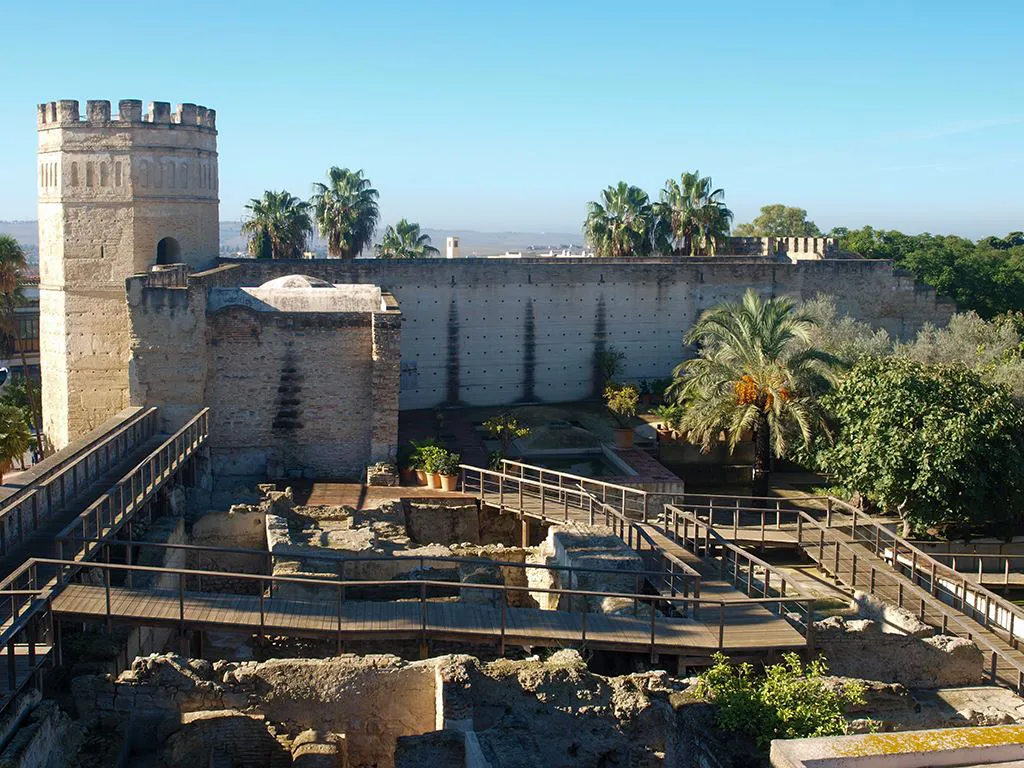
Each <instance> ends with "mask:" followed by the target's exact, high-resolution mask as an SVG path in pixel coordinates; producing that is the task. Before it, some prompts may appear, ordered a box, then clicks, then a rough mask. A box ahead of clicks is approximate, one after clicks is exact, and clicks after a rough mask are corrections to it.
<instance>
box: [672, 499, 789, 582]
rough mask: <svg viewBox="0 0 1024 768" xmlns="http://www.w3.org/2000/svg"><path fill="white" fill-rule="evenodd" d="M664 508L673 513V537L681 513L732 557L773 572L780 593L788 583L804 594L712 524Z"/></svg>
mask: <svg viewBox="0 0 1024 768" xmlns="http://www.w3.org/2000/svg"><path fill="white" fill-rule="evenodd" d="M665 508H666V510H668V511H670V512H671V513H672V515H673V526H672V531H673V535H674V537H675V538H676V539H678V537H679V532H678V527H679V525H678V516H679V515H682V517H683V519H684V520H685V521H688V522H690V523H693V524H695V525H696V526H700V527H703V528H705V529H706V531H707V533H708V535H709V536H711V537H713V538H714V539H715V541H716V543H717V544H718V546H719V547H721V548H723V549H726V550H728V551H730V552H732V553H733V556H734V558H735V557H737V556H738V557H742V558H743V559H744V560H747V561H749V562H750V563H751V564H752V565H756V566H758V567H760V568H762V569H763V570H764V572H765V573H766V574H775V576H776V578H778V580H779V582H780V584H781V587H782V594H783V595H785V594H786V585H787V584H789V585H790V588H791V589H792V590H793V591H794V592H795V593H796V595H797V596H800V597H803V596H804V593H803V592H802V591H801V590H800V588H799V587H797V586H796V585H795V584H793V583H792V582H791V581H790V580H788V579H787V578H786V575H785V574H784V573H783V572H782V571H780V570H779V569H778V568H776V567H775V566H774V565H772V564H771V563H769V562H767V561H766V560H762V559H761V558H760V557H758V556H757V555H755V554H753V553H752V552H748V551H747V550H745V549H743V548H742V547H738V546H736V545H735V544H733V543H732V542H730V541H728V540H727V539H726V538H725V537H724V536H722V535H721V534H720V533H719V532H718V531H716V530H715V528H714V526H713V525H710V524H708V523H705V522H704V521H702V520H700V519H699V518H698V517H697V516H696V515H693V514H691V513H689V512H687V511H686V510H685V509H679V508H678V507H675V506H674V505H672V504H666V505H665ZM663 532H664V533H665V534H666V535H668V530H667V529H666V530H664V531H663ZM683 540H684V541H685V540H686V531H685V530H684V531H683ZM769 581H770V577H769ZM765 588H766V589H767V588H769V585H768V584H767V582H766V587H765Z"/></svg>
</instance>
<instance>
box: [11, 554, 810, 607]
mask: <svg viewBox="0 0 1024 768" xmlns="http://www.w3.org/2000/svg"><path fill="white" fill-rule="evenodd" d="M28 564H32V565H35V566H38V565H54V566H58V567H61V568H65V567H66V568H68V569H72V568H73V569H76V570H80V569H83V568H86V569H88V568H97V569H100V570H103V571H142V572H144V573H154V574H161V573H162V574H168V573H170V574H178V575H182V576H218V577H224V578H237V579H240V580H245V581H262V582H268V581H270V582H278V581H279V582H285V583H289V584H306V585H309V586H317V587H322V586H324V585H325V584H333V585H335V586H340V585H342V584H344V585H345V586H346V587H387V586H420V585H426V586H434V587H450V586H451V585H452V584H453V582H450V581H434V580H430V579H344V580H343V579H340V578H338V579H314V578H309V577H306V576H275V575H273V574H266V573H233V572H230V571H197V570H194V569H190V568H169V567H161V566H152V565H127V564H125V563H101V562H98V561H90V562H88V563H82V562H80V561H78V560H59V559H56V558H47V557H38V558H32V560H30V561H28V562H27V563H26V565H28ZM625 573H627V574H628V573H631V572H629V571H626V572H625ZM65 583H67V582H65ZM91 586H100V585H91ZM459 586H460V587H465V588H467V589H485V590H491V591H495V590H496V591H509V592H541V593H547V594H565V595H576V596H580V597H601V598H606V597H619V598H628V599H630V600H633V599H638V600H643V601H647V602H652V603H657V602H671V603H700V604H707V605H719V604H721V603H724V604H725V605H726V606H729V607H733V606H741V605H762V604H778V603H779V602H780V598H778V597H767V598H760V597H757V598H755V597H744V598H740V599H737V600H722V599H718V598H704V597H678V596H677V597H668V596H665V595H652V594H648V593H642V592H600V591H596V590H586V589H564V588H552V587H534V586H530V585H526V586H519V585H515V584H480V583H474V582H459ZM112 588H115V587H112ZM147 591H152V590H150V589H147ZM193 594H195V593H193ZM200 594H201V593H200ZM811 600H813V598H810V597H803V596H801V597H797V598H790V597H786V598H784V599H783V601H784V602H807V601H811Z"/></svg>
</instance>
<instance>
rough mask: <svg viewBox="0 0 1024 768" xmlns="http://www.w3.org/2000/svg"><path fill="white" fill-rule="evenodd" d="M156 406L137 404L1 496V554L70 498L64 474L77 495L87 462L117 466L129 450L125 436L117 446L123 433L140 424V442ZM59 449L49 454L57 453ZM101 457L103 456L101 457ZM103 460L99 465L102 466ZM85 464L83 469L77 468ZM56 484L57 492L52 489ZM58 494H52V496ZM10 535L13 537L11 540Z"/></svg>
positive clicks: (153, 420)
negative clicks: (11, 522)
mask: <svg viewBox="0 0 1024 768" xmlns="http://www.w3.org/2000/svg"><path fill="white" fill-rule="evenodd" d="M156 414H157V408H155V407H151V408H139V409H138V410H137V411H136V412H135V413H133V414H131V415H130V416H128V417H127V418H125V419H124V420H123V421H121V422H119V423H118V424H117V425H116V426H115V427H113V428H111V429H109V430H107V431H106V432H105V433H104V434H103V435H102V436H100V437H97V438H96V439H95V440H93V441H91V442H88V443H86V444H85V445H82V446H80V447H79V448H77V449H75V450H74V451H73V452H72V453H70V454H69V456H67V457H64V458H63V459H61V460H60V461H59V462H58V463H55V464H54V465H53V466H52V467H49V468H48V469H46V470H45V471H43V472H41V473H40V474H39V475H38V476H37V477H34V478H32V479H31V482H30V483H29V484H27V485H24V486H22V487H20V488H17V489H15V490H13V491H12V492H11V493H10V494H9V495H8V496H6V497H5V498H3V499H0V551H2V552H3V553H4V554H6V553H7V551H8V550H9V549H10V548H11V547H12V546H14V545H16V544H17V543H18V542H20V541H22V540H23V539H24V537H25V535H26V534H27V533H29V532H31V531H32V530H35V529H37V528H38V527H39V520H40V518H41V517H45V516H47V515H49V514H50V513H51V512H52V511H53V508H54V506H55V505H64V504H66V503H67V502H68V501H69V499H70V498H71V497H70V496H69V489H68V485H69V483H68V482H67V480H66V478H68V477H70V494H72V495H77V494H78V493H79V490H80V482H79V480H80V478H79V474H82V475H86V477H83V478H81V488H82V489H84V488H85V487H87V486H88V482H87V480H88V477H87V476H88V473H89V462H90V460H93V462H94V464H95V465H96V466H95V467H94V469H95V470H97V471H99V470H100V469H102V470H103V471H109V470H110V469H111V468H113V467H114V466H116V463H117V462H119V461H121V460H123V458H124V456H125V455H127V454H128V452H129V450H130V446H129V445H128V442H129V440H130V438H128V439H126V440H125V445H124V448H123V452H122V451H121V450H119V447H118V446H119V441H120V440H121V438H122V437H126V436H127V435H129V434H132V433H133V432H134V430H135V429H136V428H137V427H141V428H142V435H141V436H140V437H138V438H137V439H136V441H135V444H136V445H141V444H142V443H143V442H144V441H145V439H148V438H149V437H150V436H151V435H152V434H154V433H155V431H156ZM110 446H114V451H113V454H114V455H113V457H111V451H110V450H109V448H110ZM59 455H60V454H59V452H58V453H55V454H52V455H51V456H50V457H48V458H51V459H52V458H54V457H57V456H59ZM101 458H102V459H104V460H103V461H101ZM101 464H102V466H101ZM83 465H84V471H83V472H81V473H79V472H78V471H77V470H78V469H79V468H80V467H82V466H83ZM55 486H56V487H57V493H56V494H54V493H53V491H52V490H51V489H52V488H54V487H55ZM55 495H56V496H57V498H54V496H55ZM26 506H27V507H29V510H28V513H29V514H30V516H31V520H32V527H31V529H28V530H26V528H25V520H24V511H23V508H24V507H26ZM11 516H15V517H16V519H15V520H14V523H15V524H14V525H9V524H8V522H7V520H8V518H10V517H11ZM12 538H13V539H14V540H13V541H12Z"/></svg>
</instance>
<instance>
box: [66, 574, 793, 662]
mask: <svg viewBox="0 0 1024 768" xmlns="http://www.w3.org/2000/svg"><path fill="white" fill-rule="evenodd" d="M185 598H186V599H185V622H186V624H188V625H192V626H211V627H216V626H233V627H244V628H247V629H249V630H251V631H253V632H256V631H258V630H259V626H260V624H259V598H258V597H255V596H241V595H232V596H227V595H209V594H201V593H186V595H185ZM264 608H265V612H264V624H265V627H266V629H267V631H272V632H274V631H277V632H282V633H285V634H295V635H310V636H323V635H331V636H333V635H336V634H337V613H336V611H337V606H336V604H327V603H318V602H305V601H296V600H283V599H281V598H266V600H265V602H264ZM747 608H748V607H746V606H745V607H744V609H745V610H744V612H743V614H742V615H740V616H739V617H738V619H737V624H736V625H731V624H729V623H728V622H727V627H726V635H725V646H726V648H727V649H730V650H742V649H761V648H776V647H777V648H794V647H802V646H803V645H804V639H803V638H802V637H801V635H800V633H799V632H798V631H797V630H795V629H793V628H792V627H790V626H789V625H788V624H787V623H786V622H785V620H784V619H780V618H778V617H775V616H772V615H771V614H768V615H769V616H771V619H772V620H770V621H765V619H764V617H763V616H762V615H760V614H758V613H757V612H756V611H752V610H747ZM53 610H54V613H55V614H56V615H57V616H58V617H72V616H73V617H75V618H93V619H95V620H103V619H105V617H106V599H105V595H104V588H103V587H95V586H89V585H84V584H71V585H68V587H67V588H66V589H65V590H64V591H63V592H62V593H61V594H60V595H58V596H57V597H56V599H55V600H54V602H53ZM420 611H421V606H420V603H418V602H398V603H379V602H362V601H360V602H356V601H349V602H347V603H346V604H345V606H344V611H343V616H342V628H341V633H342V635H343V636H344V635H346V634H359V635H367V634H368V635H385V636H387V635H392V636H395V635H397V636H403V637H410V636H416V635H418V634H419V633H420V632H421V619H420ZM505 611H506V630H505V638H506V642H510V643H520V644H525V645H545V644H547V645H556V646H558V645H564V644H567V643H579V642H580V641H581V639H582V615H581V614H579V613H569V612H565V611H544V610H541V609H538V608H506V609H505ZM765 613H767V612H765ZM111 616H112V618H114V619H120V620H133V621H137V622H140V623H145V622H147V621H152V622H157V623H176V622H178V621H179V619H180V617H179V608H178V599H177V597H176V596H174V597H172V596H168V595H153V594H151V593H149V594H148V599H147V593H142V592H140V591H136V590H129V589H127V588H123V587H116V588H112V589H111ZM730 630H731V631H730ZM500 634H501V609H500V608H496V607H492V606H488V605H473V604H469V605H467V604H464V603H448V602H446V603H428V604H427V635H428V636H433V637H445V638H456V639H457V638H467V639H473V638H476V639H479V638H488V639H490V640H495V641H496V640H497V638H498V637H499V636H500ZM586 641H587V643H588V644H590V645H599V646H602V647H609V648H620V649H623V650H635V651H645V650H648V649H649V648H650V645H651V630H650V619H649V618H647V617H644V616H639V617H634V616H609V615H604V614H587V635H586ZM655 646H656V648H657V649H658V650H659V651H661V652H676V653H694V652H698V651H713V650H715V649H716V648H717V647H718V630H717V617H715V621H714V622H705V621H699V620H694V619H678V618H665V617H659V618H658V620H657V621H656V623H655Z"/></svg>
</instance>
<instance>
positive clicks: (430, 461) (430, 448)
mask: <svg viewBox="0 0 1024 768" xmlns="http://www.w3.org/2000/svg"><path fill="white" fill-rule="evenodd" d="M447 454H448V451H446V450H445V449H444V448H442V447H441V446H439V445H425V446H423V448H422V449H421V451H420V455H421V456H422V457H423V471H424V472H425V473H426V478H427V487H428V488H438V489H440V487H441V478H440V476H439V474H438V472H439V471H440V469H441V463H442V462H443V461H444V458H445V456H446V455H447Z"/></svg>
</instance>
